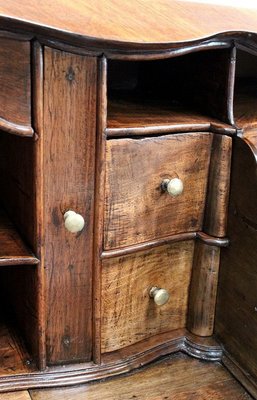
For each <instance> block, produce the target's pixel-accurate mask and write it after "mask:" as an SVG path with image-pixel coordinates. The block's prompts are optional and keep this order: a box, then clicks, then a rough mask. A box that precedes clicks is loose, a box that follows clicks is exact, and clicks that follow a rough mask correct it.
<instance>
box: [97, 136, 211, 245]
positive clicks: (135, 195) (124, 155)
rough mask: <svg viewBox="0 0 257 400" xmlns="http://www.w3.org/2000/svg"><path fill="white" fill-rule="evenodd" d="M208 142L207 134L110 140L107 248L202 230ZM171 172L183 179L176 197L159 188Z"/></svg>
mask: <svg viewBox="0 0 257 400" xmlns="http://www.w3.org/2000/svg"><path fill="white" fill-rule="evenodd" d="M211 142H212V135H211V134H208V133H203V134H201V133H195V134H188V135H186V134H178V135H169V136H162V137H157V138H144V139H141V140H131V139H120V140H109V141H108V143H107V154H106V157H107V160H106V161H107V172H106V200H105V202H106V204H105V226H104V229H105V244H104V246H105V249H111V248H117V247H122V246H128V245H133V244H137V243H141V242H145V241H148V240H153V239H156V238H159V237H163V236H167V235H171V234H177V233H184V232H192V231H196V230H200V229H201V226H202V219H203V211H204V202H205V194H206V181H207V175H208V168H209V160H210V149H211ZM160 151H161V158H160ZM178 154H179V155H178ZM192 154H194V155H195V156H194V157H192ZM172 177H179V178H180V179H182V181H183V183H184V192H183V193H182V194H181V195H180V196H179V197H176V198H172V197H171V196H169V195H167V193H165V192H163V191H162V189H161V183H162V181H163V179H165V178H172ZM124 199H126V201H125V202H124Z"/></svg>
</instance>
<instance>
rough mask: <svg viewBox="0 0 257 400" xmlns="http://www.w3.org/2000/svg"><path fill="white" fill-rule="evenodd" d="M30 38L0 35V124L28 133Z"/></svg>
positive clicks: (1, 126)
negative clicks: (20, 38)
mask: <svg viewBox="0 0 257 400" xmlns="http://www.w3.org/2000/svg"><path fill="white" fill-rule="evenodd" d="M30 65H31V60H30V42H29V41H25V40H24V41H20V40H16V39H13V38H3V37H0V87H1V91H0V128H1V129H3V130H7V131H9V132H11V133H17V134H24V135H31V134H32V133H33V130H32V128H31V69H30Z"/></svg>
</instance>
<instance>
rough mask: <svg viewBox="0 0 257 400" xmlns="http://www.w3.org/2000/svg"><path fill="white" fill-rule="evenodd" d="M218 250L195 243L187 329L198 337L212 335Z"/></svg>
mask: <svg viewBox="0 0 257 400" xmlns="http://www.w3.org/2000/svg"><path fill="white" fill-rule="evenodd" d="M219 261H220V249H219V248H218V247H216V246H208V245H207V244H205V243H199V242H198V243H196V246H195V254H194V262H193V273H192V280H191V286H190V296H189V303H188V304H189V306H188V320H187V328H188V330H189V331H190V332H192V333H194V334H195V335H199V336H211V335H212V334H213V327H214V316H215V305H216V294H217V284H218V273H219Z"/></svg>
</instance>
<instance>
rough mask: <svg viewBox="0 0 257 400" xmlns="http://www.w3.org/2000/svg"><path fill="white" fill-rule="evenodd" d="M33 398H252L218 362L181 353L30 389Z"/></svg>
mask: <svg viewBox="0 0 257 400" xmlns="http://www.w3.org/2000/svg"><path fill="white" fill-rule="evenodd" d="M30 395H31V397H32V400H43V399H44V400H58V399H63V400H66V399H67V400H68V399H71V398H72V399H73V400H82V399H88V400H93V399H100V398H104V399H106V400H113V399H118V398H122V399H130V398H139V399H142V400H146V399H147V400H156V399H169V400H173V399H179V400H186V399H189V398H193V399H196V400H200V399H201V400H207V399H208V400H210V399H213V400H214V399H215V400H216V399H220V400H221V399H222V400H226V399H229V398H231V399H232V398H233V399H237V400H240V399H242V398H244V399H249V400H250V399H251V396H250V395H249V394H248V393H247V392H246V391H245V390H244V389H243V388H242V387H241V386H240V385H239V384H238V382H237V381H236V380H235V379H233V377H232V376H231V375H230V374H229V373H228V372H227V371H226V370H225V369H224V367H222V366H221V364H220V363H208V362H205V363H203V362H201V361H199V360H193V359H191V358H189V357H188V356H186V355H182V354H180V353H178V354H176V355H173V356H171V357H168V358H166V359H164V360H162V361H161V362H157V363H155V364H154V365H152V366H151V367H148V368H145V369H142V370H140V371H138V373H137V374H136V375H135V374H132V375H127V376H124V377H119V378H117V379H115V380H114V381H106V382H101V383H94V384H92V385H87V386H80V387H73V388H66V389H64V388H62V389H54V390H53V389H49V390H42V391H40V390H36V391H31V392H30Z"/></svg>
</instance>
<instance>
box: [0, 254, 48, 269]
mask: <svg viewBox="0 0 257 400" xmlns="http://www.w3.org/2000/svg"><path fill="white" fill-rule="evenodd" d="M39 262H40V261H39V259H38V258H37V257H35V256H33V255H31V256H27V257H12V258H11V257H10V258H9V257H8V258H0V266H7V265H10V266H11V265H14V266H15V265H37V264H39Z"/></svg>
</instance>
